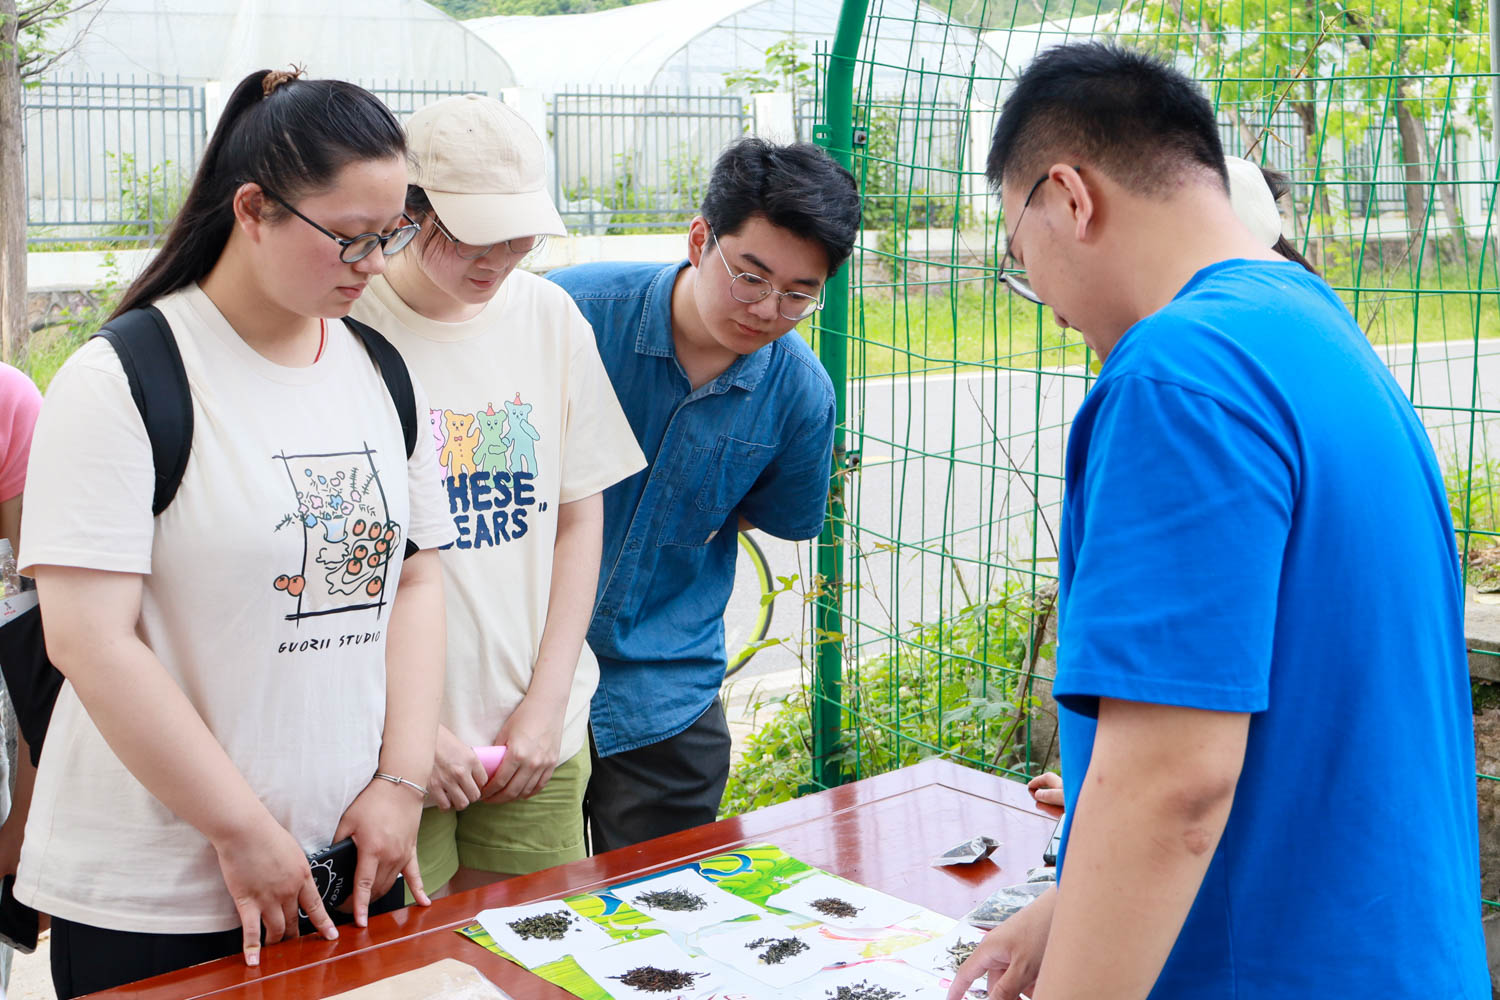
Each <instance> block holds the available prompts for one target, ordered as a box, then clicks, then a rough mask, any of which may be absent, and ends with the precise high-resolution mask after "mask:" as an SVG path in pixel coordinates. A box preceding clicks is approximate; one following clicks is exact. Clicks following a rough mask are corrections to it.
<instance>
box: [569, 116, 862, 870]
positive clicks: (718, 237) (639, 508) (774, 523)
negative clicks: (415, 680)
mask: <svg viewBox="0 0 1500 1000" xmlns="http://www.w3.org/2000/svg"><path fill="white" fill-rule="evenodd" d="M859 219H860V208H859V195H858V190H857V188H856V186H855V183H854V178H853V177H852V176H851V175H850V174H849V172H848V171H847V170H845V169H844V168H842V167H840V166H839V165H838V164H836V163H834V161H833V160H832V159H830V158H829V157H828V155H827V154H826V153H824V152H823V151H822V150H821V149H819V148H818V147H817V146H813V145H810V144H808V143H795V144H792V145H776V144H772V143H769V142H766V141H764V140H761V139H744V140H741V141H739V142H737V143H735V144H734V145H732V146H730V147H729V148H728V149H727V150H725V152H724V153H723V154H722V155H721V156H720V157H719V160H718V162H717V163H716V164H715V165H714V169H713V173H712V175H711V176H710V178H709V183H708V190H707V192H706V194H705V195H704V200H703V206H702V212H701V214H700V215H699V216H698V217H697V218H695V219H694V220H693V221H692V224H691V226H690V227H689V229H688V239H687V253H688V256H687V260H685V261H682V262H680V263H673V264H669V265H667V266H665V267H663V266H662V265H660V264H585V265H582V266H579V267H571V268H566V269H564V270H561V271H555V272H553V273H552V274H550V275H549V276H548V277H550V278H551V279H552V280H553V281H555V282H557V283H558V284H559V285H561V286H562V287H563V288H565V289H567V291H568V293H569V294H570V295H572V296H573V300H574V301H575V302H577V303H578V308H579V309H580V310H582V311H583V315H584V316H585V317H586V318H587V319H588V321H589V322H590V323H591V324H592V325H593V327H594V334H595V336H596V338H597V340H598V344H599V355H600V357H601V358H602V359H603V361H604V367H605V368H606V369H607V370H608V372H609V377H610V381H611V382H612V383H613V384H614V389H615V393H616V395H617V396H618V397H619V399H620V404H621V406H623V407H624V410H625V415H626V417H627V418H628V419H629V420H630V426H631V427H632V428H633V429H634V431H635V435H636V440H637V441H639V442H640V446H641V450H642V451H643V452H644V453H645V455H646V460H647V463H648V464H647V467H646V468H645V469H644V470H643V471H641V472H640V473H638V474H636V475H635V476H632V477H631V478H629V479H626V480H625V481H623V482H621V483H619V484H617V485H615V486H612V487H610V488H609V489H608V490H606V491H605V493H604V554H603V560H602V562H601V566H602V572H601V575H600V579H599V589H598V595H597V603H596V605H595V608H594V617H593V620H592V622H590V624H589V632H588V641H589V646H590V647H591V648H592V649H593V651H594V653H595V654H596V655H597V656H598V658H599V688H598V691H597V692H596V693H595V695H594V700H593V703H592V705H591V710H590V717H589V722H590V732H591V734H592V738H593V744H592V745H593V751H594V755H593V775H592V777H591V778H590V780H589V785H588V791H587V794H586V797H585V802H584V808H585V811H586V813H587V814H588V817H589V831H590V838H591V841H592V844H593V848H594V850H595V852H599V851H605V850H612V849H614V848H617V847H625V846H628V845H630V844H635V843H639V842H640V841H643V840H648V839H650V838H652V837H659V836H663V835H665V834H668V833H675V832H677V831H679V830H685V829H688V828H689V827H693V826H697V825H699V824H701V823H710V822H712V821H713V820H714V819H715V818H716V817H717V814H718V809H719V800H720V799H721V798H722V797H723V794H724V784H725V782H726V781H727V780H728V778H729V749H730V741H729V728H728V725H727V724H726V721H725V718H724V709H723V706H722V705H721V704H720V702H719V697H718V694H719V685H720V684H722V683H723V681H724V666H725V650H724V608H725V606H726V605H727V604H728V603H729V593H730V590H731V588H732V587H733V584H734V564H735V556H736V552H737V551H738V543H737V539H736V535H737V533H738V530H739V529H740V528H741V527H748V526H753V527H756V528H759V529H761V530H762V531H765V532H767V533H769V534H772V535H775V536H777V537H778V538H788V539H805V538H813V537H815V536H816V535H817V534H818V532H819V530H820V529H821V527H822V524H823V516H824V510H825V508H826V506H827V501H828V482H829V474H830V472H831V460H832V452H833V426H834V397H833V385H832V383H831V382H830V381H829V379H828V375H827V373H826V372H824V370H823V367H822V365H821V364H820V363H819V362H818V359H817V357H816V355H814V354H813V352H812V351H811V349H809V348H808V346H807V344H806V343H804V342H803V341H802V340H801V338H799V337H798V336H797V335H796V334H795V333H793V332H792V329H793V327H795V326H796V325H797V323H799V322H801V321H802V320H804V319H807V318H809V317H810V316H812V315H813V313H815V312H816V311H817V310H818V309H819V308H820V307H821V306H822V303H823V285H824V283H825V282H826V281H827V280H828V279H829V278H830V277H832V276H833V274H834V273H835V272H837V271H838V269H839V267H840V265H842V264H843V263H844V261H845V260H846V259H848V257H849V254H850V251H851V250H852V249H853V247H854V239H855V237H856V235H857V234H858V231H859Z"/></svg>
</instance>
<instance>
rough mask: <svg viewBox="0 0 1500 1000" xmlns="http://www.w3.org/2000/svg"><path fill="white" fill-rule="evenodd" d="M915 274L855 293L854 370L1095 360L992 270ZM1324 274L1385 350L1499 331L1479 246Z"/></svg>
mask: <svg viewBox="0 0 1500 1000" xmlns="http://www.w3.org/2000/svg"><path fill="white" fill-rule="evenodd" d="M1454 253H1456V251H1452V250H1451V249H1450V251H1449V253H1448V256H1449V257H1452V256H1453V255H1454ZM907 274H908V277H907V278H906V279H905V280H903V279H901V278H891V279H888V280H885V281H880V282H872V281H867V282H865V283H864V284H862V285H861V286H860V287H858V288H857V289H856V298H855V301H854V304H853V308H852V310H851V314H850V318H849V327H850V330H849V339H850V346H849V372H850V374H851V376H853V377H856V378H859V377H876V376H882V375H921V374H926V373H934V372H940V371H951V370H953V369H954V368H994V369H1002V370H1005V369H1021V370H1034V369H1037V368H1057V367H1063V366H1067V365H1082V364H1086V363H1088V361H1089V360H1090V355H1089V354H1088V352H1087V350H1086V349H1085V347H1084V345H1083V342H1082V340H1081V338H1080V337H1079V336H1078V334H1077V333H1076V332H1075V331H1071V330H1069V331H1063V330H1061V329H1059V328H1058V326H1057V324H1056V322H1055V320H1054V318H1053V315H1052V311H1051V310H1050V309H1047V308H1045V307H1037V306H1033V305H1031V304H1030V303H1028V302H1026V301H1024V300H1022V299H1021V298H1020V297H1018V296H1015V295H1012V294H1010V293H1009V292H1008V291H1007V290H1006V289H1005V287H1004V286H1003V285H1002V284H1000V283H999V282H998V281H997V280H996V279H995V277H994V275H993V273H992V272H987V271H983V270H980V269H977V268H973V269H967V270H949V269H947V268H940V267H937V266H928V267H926V268H925V269H923V271H922V273H921V274H918V273H917V270H916V268H915V265H912V266H911V267H910V268H909V269H908V272H907ZM924 276H925V280H922V279H923V277H924ZM1325 277H1326V278H1327V280H1328V282H1329V284H1330V285H1331V286H1332V287H1333V289H1334V291H1335V292H1336V293H1337V294H1338V295H1339V298H1340V299H1342V300H1343V301H1344V304H1345V305H1346V306H1348V307H1349V310H1350V312H1351V313H1352V314H1353V315H1354V317H1355V320H1356V322H1358V323H1359V325H1360V328H1361V329H1362V330H1364V331H1365V335H1366V337H1368V338H1369V340H1370V342H1371V343H1372V344H1374V345H1375V346H1377V347H1392V346H1396V345H1400V344H1412V343H1428V342H1437V341H1452V340H1457V341H1464V340H1475V339H1481V340H1483V339H1490V338H1497V337H1500V279H1497V278H1496V275H1495V265H1494V262H1493V261H1486V263H1485V266H1484V267H1483V269H1482V270H1481V268H1480V266H1479V263H1478V255H1477V252H1475V253H1474V254H1472V255H1470V256H1467V257H1464V258H1462V259H1458V260H1452V259H1448V260H1445V259H1442V258H1441V257H1439V256H1433V257H1431V258H1429V259H1428V260H1426V261H1425V262H1424V263H1423V265H1422V267H1421V268H1420V270H1418V269H1417V268H1415V267H1413V266H1405V265H1403V266H1396V265H1394V264H1392V265H1386V266H1382V265H1381V264H1380V263H1379V261H1378V260H1377V261H1375V262H1373V263H1372V262H1367V263H1366V264H1365V265H1364V266H1363V268H1360V267H1359V266H1358V265H1357V264H1356V263H1355V262H1350V261H1343V262H1340V261H1333V262H1331V263H1330V264H1329V266H1328V268H1327V271H1326V274H1325Z"/></svg>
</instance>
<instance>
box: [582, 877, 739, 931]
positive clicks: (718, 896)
mask: <svg viewBox="0 0 1500 1000" xmlns="http://www.w3.org/2000/svg"><path fill="white" fill-rule="evenodd" d="M672 890H680V891H683V892H690V893H692V894H693V895H695V896H698V897H699V898H700V899H702V900H703V903H704V905H703V908H702V909H701V910H664V909H662V908H661V907H659V906H652V905H651V904H649V903H647V902H645V901H643V900H642V899H641V897H642V896H645V895H647V894H649V893H653V892H669V891H672ZM610 894H611V895H612V896H614V897H615V898H616V899H619V900H622V901H624V902H626V903H629V904H630V905H631V906H633V907H635V908H636V909H637V910H640V911H641V912H642V913H644V914H646V915H647V916H648V917H650V918H651V919H653V920H655V921H657V922H658V923H661V924H664V925H666V926H668V927H674V928H676V929H678V930H680V931H683V932H684V933H690V932H692V931H698V930H702V929H703V928H705V927H708V926H711V925H713V924H718V923H722V922H724V921H726V920H737V919H739V918H740V917H749V916H765V915H766V911H765V910H763V909H761V908H760V907H759V906H756V905H755V904H754V903H747V902H746V901H745V900H743V899H741V898H739V897H738V896H735V895H732V894H731V893H728V892H725V891H724V890H723V889H720V888H719V887H718V886H716V885H714V884H713V883H712V882H710V881H709V880H708V879H706V878H704V877H703V876H702V875H699V874H698V873H697V872H696V871H693V870H692V869H690V868H688V869H683V870H681V871H674V872H667V873H666V874H665V875H658V876H657V877H655V878H651V879H647V880H645V881H644V882H636V883H634V884H633V885H627V886H617V887H615V888H613V889H611V890H610Z"/></svg>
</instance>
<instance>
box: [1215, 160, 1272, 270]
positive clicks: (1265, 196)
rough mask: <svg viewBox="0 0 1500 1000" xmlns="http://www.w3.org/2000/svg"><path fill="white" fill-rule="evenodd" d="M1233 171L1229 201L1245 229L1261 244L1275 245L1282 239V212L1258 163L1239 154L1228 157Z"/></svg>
mask: <svg viewBox="0 0 1500 1000" xmlns="http://www.w3.org/2000/svg"><path fill="white" fill-rule="evenodd" d="M1224 167H1225V169H1227V170H1228V171H1229V203H1230V204H1231V205H1233V206H1234V214H1235V215H1237V216H1239V218H1240V221H1241V222H1243V223H1244V224H1245V228H1246V229H1248V230H1250V233H1251V235H1253V236H1254V237H1255V238H1256V239H1257V240H1259V241H1260V243H1261V246H1267V247H1271V246H1275V245H1276V241H1277V240H1279V239H1281V212H1280V211H1278V210H1277V208H1276V198H1275V197H1274V196H1273V195H1272V194H1271V188H1270V185H1268V184H1267V183H1266V178H1265V175H1264V174H1262V173H1261V172H1260V166H1259V165H1258V164H1254V163H1251V162H1250V161H1249V160H1243V159H1241V158H1240V157H1238V156H1226V157H1224Z"/></svg>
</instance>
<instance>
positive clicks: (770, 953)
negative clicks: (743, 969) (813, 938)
mask: <svg viewBox="0 0 1500 1000" xmlns="http://www.w3.org/2000/svg"><path fill="white" fill-rule="evenodd" d="M745 947H746V948H751V949H754V948H761V947H764V948H765V949H766V950H765V951H763V952H761V953H760V954H759V955H757V956H756V958H759V959H760V960H761V961H762V962H765V963H766V964H767V965H780V964H781V963H782V962H785V961H786V960H787V959H789V958H791V957H792V956H793V955H800V954H802V953H803V952H804V951H807V942H805V941H803V940H801V939H799V938H794V937H784V938H768V937H763V938H756V939H755V940H754V941H751V942H750V943H749V944H747V945H745Z"/></svg>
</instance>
